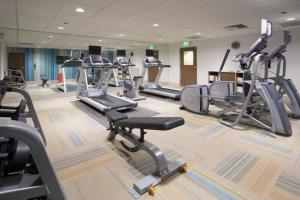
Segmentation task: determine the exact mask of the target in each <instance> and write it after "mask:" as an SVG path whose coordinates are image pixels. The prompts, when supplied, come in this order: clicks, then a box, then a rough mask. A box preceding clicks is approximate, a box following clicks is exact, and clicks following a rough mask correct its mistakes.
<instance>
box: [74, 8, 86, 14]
mask: <svg viewBox="0 0 300 200" xmlns="http://www.w3.org/2000/svg"><path fill="white" fill-rule="evenodd" d="M75 11H76V12H78V13H84V12H85V10H84V9H83V8H76V9H75Z"/></svg>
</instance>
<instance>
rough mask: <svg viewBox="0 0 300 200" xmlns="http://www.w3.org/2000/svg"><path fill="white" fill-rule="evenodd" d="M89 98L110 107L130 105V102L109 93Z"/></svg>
mask: <svg viewBox="0 0 300 200" xmlns="http://www.w3.org/2000/svg"><path fill="white" fill-rule="evenodd" d="M90 98H91V99H92V100H94V101H96V102H98V103H100V104H102V105H105V106H107V107H111V108H112V109H117V108H121V107H130V106H132V103H130V102H127V101H124V100H122V99H119V98H116V97H113V96H110V95H105V96H101V97H90Z"/></svg>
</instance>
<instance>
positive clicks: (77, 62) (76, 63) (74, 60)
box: [61, 51, 83, 68]
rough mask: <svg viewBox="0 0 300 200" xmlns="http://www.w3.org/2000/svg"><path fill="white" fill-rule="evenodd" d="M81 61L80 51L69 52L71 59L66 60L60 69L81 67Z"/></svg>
mask: <svg viewBox="0 0 300 200" xmlns="http://www.w3.org/2000/svg"><path fill="white" fill-rule="evenodd" d="M82 65H83V60H82V59H81V52H80V51H72V52H71V58H70V59H68V60H66V61H65V62H64V63H63V64H62V65H61V68H65V67H70V68H72V67H74V68H77V67H82Z"/></svg>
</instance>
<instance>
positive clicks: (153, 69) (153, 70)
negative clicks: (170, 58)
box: [148, 50, 159, 82]
mask: <svg viewBox="0 0 300 200" xmlns="http://www.w3.org/2000/svg"><path fill="white" fill-rule="evenodd" d="M153 57H154V58H156V59H159V52H158V50H156V51H154V55H153ZM158 70H159V68H158V67H150V68H148V82H154V81H155V78H156V75H157V73H158Z"/></svg>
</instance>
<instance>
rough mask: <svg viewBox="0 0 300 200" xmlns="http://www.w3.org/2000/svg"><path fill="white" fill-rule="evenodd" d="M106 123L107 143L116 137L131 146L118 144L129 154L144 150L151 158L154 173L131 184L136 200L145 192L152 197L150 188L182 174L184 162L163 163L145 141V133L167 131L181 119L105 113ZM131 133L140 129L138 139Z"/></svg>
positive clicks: (115, 112) (161, 157) (156, 149)
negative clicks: (107, 125) (119, 137)
mask: <svg viewBox="0 0 300 200" xmlns="http://www.w3.org/2000/svg"><path fill="white" fill-rule="evenodd" d="M106 116H107V119H108V121H109V130H110V131H109V135H108V137H107V139H108V140H109V141H113V140H114V139H115V137H116V135H117V134H119V135H120V136H122V137H123V138H125V139H126V140H127V141H129V142H130V143H132V144H133V145H134V147H129V146H127V145H126V144H125V143H124V142H123V141H121V144H122V146H123V147H124V148H125V149H126V150H127V151H129V152H137V151H138V150H144V151H145V152H147V153H148V154H150V156H151V157H152V158H153V160H154V162H155V165H156V169H155V172H154V173H153V174H151V175H148V176H146V177H144V178H142V179H141V180H139V181H137V182H136V183H134V184H133V189H134V190H133V191H132V195H133V196H135V197H139V196H140V195H142V194H144V193H146V192H149V194H150V195H154V191H155V190H154V187H155V186H156V185H158V184H159V183H160V182H162V181H164V180H166V179H167V178H169V177H170V176H172V175H174V174H175V173H177V172H179V171H181V172H186V170H187V168H186V162H185V161H183V160H181V159H178V160H176V161H174V162H172V163H169V164H168V162H167V159H166V157H165V155H164V154H163V153H162V151H161V150H160V149H159V148H158V147H157V146H155V145H154V144H152V143H150V142H148V141H146V140H145V134H146V132H145V130H146V129H148V130H162V131H164V130H170V129H173V128H176V127H178V126H181V125H183V124H184V119H183V118H180V117H131V118H128V116H127V115H125V114H123V113H120V112H117V111H114V110H112V111H109V112H106ZM133 129H140V136H137V135H135V134H133V133H132V130H133Z"/></svg>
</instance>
